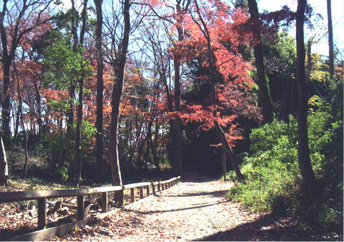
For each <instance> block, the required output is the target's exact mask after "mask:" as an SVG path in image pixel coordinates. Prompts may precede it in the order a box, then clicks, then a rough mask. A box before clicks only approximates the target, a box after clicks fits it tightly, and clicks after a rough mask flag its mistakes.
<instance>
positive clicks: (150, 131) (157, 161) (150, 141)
mask: <svg viewBox="0 0 344 242" xmlns="http://www.w3.org/2000/svg"><path fill="white" fill-rule="evenodd" d="M152 122H153V120H151V121H150V122H149V124H148V132H147V138H148V140H147V146H149V148H150V150H151V151H152V154H153V162H154V165H155V169H156V170H157V171H160V166H159V160H158V156H157V153H156V147H155V146H154V144H153V138H152ZM155 139H157V137H155ZM147 150H149V149H148V147H147Z"/></svg>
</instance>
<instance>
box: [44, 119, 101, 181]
mask: <svg viewBox="0 0 344 242" xmlns="http://www.w3.org/2000/svg"><path fill="white" fill-rule="evenodd" d="M75 128H76V125H73V127H72V133H74V130H75ZM94 133H95V127H94V126H92V125H91V124H90V123H89V122H87V121H83V125H82V129H81V139H82V143H81V157H82V162H83V164H89V163H91V162H93V161H94V159H92V158H91V157H90V156H89V153H90V151H91V149H92V143H93V142H94V136H93V134H94ZM43 144H44V146H45V149H46V152H47V155H46V157H45V159H46V160H47V161H48V162H49V164H50V166H51V167H52V168H53V169H52V170H53V171H54V175H56V176H57V177H58V178H59V179H61V180H63V181H67V180H69V179H72V174H73V172H74V158H75V146H76V144H75V141H74V140H71V139H70V138H69V137H67V136H66V135H65V134H63V133H62V134H47V135H46V137H45V140H44V141H43Z"/></svg>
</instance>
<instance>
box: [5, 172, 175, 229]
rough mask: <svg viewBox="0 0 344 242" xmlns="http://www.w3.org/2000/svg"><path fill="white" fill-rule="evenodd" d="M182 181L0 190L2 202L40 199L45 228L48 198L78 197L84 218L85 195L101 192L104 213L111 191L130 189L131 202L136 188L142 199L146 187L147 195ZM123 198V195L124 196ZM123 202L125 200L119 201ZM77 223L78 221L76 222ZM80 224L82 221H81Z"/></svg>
mask: <svg viewBox="0 0 344 242" xmlns="http://www.w3.org/2000/svg"><path fill="white" fill-rule="evenodd" d="M179 181H180V176H179V177H174V178H171V179H169V180H166V181H159V182H141V183H134V184H128V185H124V186H111V187H97V188H87V189H75V190H46V191H43V190H42V191H21V192H0V203H6V202H16V201H25V200H37V201H38V205H37V207H38V229H44V228H45V227H46V226H47V209H46V203H47V199H48V198H59V197H75V196H76V197H77V216H76V217H77V220H83V219H84V216H85V207H84V195H90V194H101V197H102V199H101V209H102V213H107V212H108V195H109V193H110V192H122V193H123V192H124V190H126V189H130V202H134V201H135V188H138V189H139V194H140V199H142V198H143V197H144V192H143V190H144V188H145V189H146V195H147V196H149V195H150V187H152V191H153V193H155V191H156V187H157V191H162V190H165V189H168V188H170V187H172V186H173V185H175V184H177V183H178V182H179ZM122 198H123V196H122ZM119 202H120V204H123V201H119ZM76 224H77V223H76ZM79 224H80V223H79Z"/></svg>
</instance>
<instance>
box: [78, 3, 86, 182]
mask: <svg viewBox="0 0 344 242" xmlns="http://www.w3.org/2000/svg"><path fill="white" fill-rule="evenodd" d="M87 2H88V1H87V0H84V2H83V4H84V6H83V11H82V27H81V30H80V45H81V46H83V42H84V35H85V29H86V11H87ZM81 65H83V64H81ZM83 85H84V73H83V74H82V76H81V78H80V80H79V104H78V114H77V124H76V138H75V145H76V146H75V151H76V152H75V179H76V183H77V184H80V181H81V128H82V106H83V105H82V99H83V90H84V87H83Z"/></svg>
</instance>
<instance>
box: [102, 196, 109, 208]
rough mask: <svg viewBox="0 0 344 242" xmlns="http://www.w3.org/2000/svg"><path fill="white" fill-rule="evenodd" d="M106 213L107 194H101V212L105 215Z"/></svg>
mask: <svg viewBox="0 0 344 242" xmlns="http://www.w3.org/2000/svg"><path fill="white" fill-rule="evenodd" d="M107 211H108V196H107V192H103V193H102V212H103V213H106V212H107Z"/></svg>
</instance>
